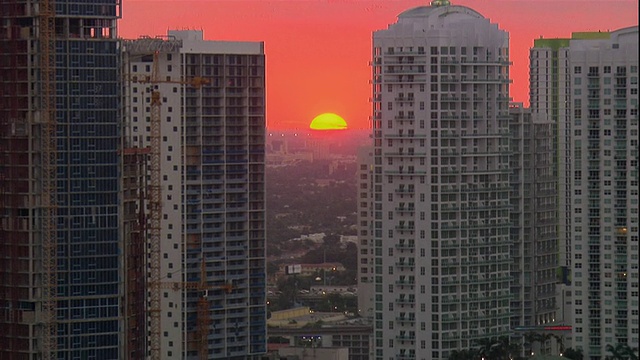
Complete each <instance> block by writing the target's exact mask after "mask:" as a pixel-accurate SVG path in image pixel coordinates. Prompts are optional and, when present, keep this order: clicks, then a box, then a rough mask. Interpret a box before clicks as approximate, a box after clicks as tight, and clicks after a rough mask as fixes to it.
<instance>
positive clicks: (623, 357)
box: [605, 344, 637, 360]
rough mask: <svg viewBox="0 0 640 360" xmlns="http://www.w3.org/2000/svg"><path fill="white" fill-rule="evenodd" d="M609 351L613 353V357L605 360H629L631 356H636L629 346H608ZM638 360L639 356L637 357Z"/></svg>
mask: <svg viewBox="0 0 640 360" xmlns="http://www.w3.org/2000/svg"><path fill="white" fill-rule="evenodd" d="M606 349H607V351H608V352H610V353H611V356H607V357H605V360H627V359H630V358H631V356H635V354H634V353H633V350H631V348H630V347H629V345H627V344H617V345H616V346H615V347H614V346H613V345H607V347H606ZM635 358H636V359H637V356H636V357H635Z"/></svg>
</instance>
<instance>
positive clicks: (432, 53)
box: [368, 1, 511, 360]
mask: <svg viewBox="0 0 640 360" xmlns="http://www.w3.org/2000/svg"><path fill="white" fill-rule="evenodd" d="M372 72H373V74H372V76H373V80H372V86H373V99H372V101H373V116H372V128H373V129H372V130H373V134H372V137H373V162H372V164H371V165H372V172H371V175H372V176H373V181H372V182H371V185H372V188H371V194H372V195H371V204H372V206H371V211H372V212H373V214H372V215H373V216H372V220H371V221H370V229H369V231H370V232H371V236H370V237H369V239H370V241H369V242H368V244H369V246H370V254H372V255H371V256H370V258H371V260H372V261H373V264H372V265H371V266H370V268H372V269H373V274H372V279H373V320H374V345H373V346H374V358H375V359H376V360H389V359H422V360H427V359H447V358H448V357H449V355H450V353H451V352H452V350H459V349H464V348H470V347H473V346H475V341H476V340H480V339H486V338H493V337H499V336H506V335H508V333H509V298H510V295H509V285H510V263H511V260H510V258H509V247H510V238H509V208H510V205H509V154H508V152H509V82H510V80H509V36H508V34H507V32H505V31H503V30H500V29H499V28H498V26H497V25H496V24H492V23H491V22H490V21H489V19H486V18H484V17H483V16H482V15H481V14H479V13H477V12H476V11H474V10H472V9H470V8H467V7H464V6H455V5H451V4H449V2H448V1H432V2H431V5H430V6H420V7H416V8H413V9H410V10H407V11H405V12H403V13H401V14H400V15H399V16H398V20H397V22H396V23H395V24H391V25H390V26H389V27H388V28H387V29H385V30H380V31H376V32H374V34H373V61H372Z"/></svg>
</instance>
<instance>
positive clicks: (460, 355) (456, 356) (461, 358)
mask: <svg viewBox="0 0 640 360" xmlns="http://www.w3.org/2000/svg"><path fill="white" fill-rule="evenodd" d="M476 359H477V356H476V353H475V352H474V351H473V350H467V349H465V350H453V351H452V352H451V354H450V355H449V360H476Z"/></svg>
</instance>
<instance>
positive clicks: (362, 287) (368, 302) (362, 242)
mask: <svg viewBox="0 0 640 360" xmlns="http://www.w3.org/2000/svg"><path fill="white" fill-rule="evenodd" d="M372 162H373V151H372V148H371V146H362V147H361V148H359V149H358V158H357V163H358V171H357V176H358V208H357V209H358V210H357V211H358V315H360V316H362V317H365V318H369V319H370V318H371V316H372V315H373V272H374V267H373V262H374V260H373V246H372V244H371V242H372V241H373V233H374V231H373V229H372V228H371V226H373V192H372V191H371V189H372V187H373V178H374V176H373V166H372Z"/></svg>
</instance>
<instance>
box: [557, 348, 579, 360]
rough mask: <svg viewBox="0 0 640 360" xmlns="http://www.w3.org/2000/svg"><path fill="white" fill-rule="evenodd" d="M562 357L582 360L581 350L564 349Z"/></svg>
mask: <svg viewBox="0 0 640 360" xmlns="http://www.w3.org/2000/svg"><path fill="white" fill-rule="evenodd" d="M562 356H563V357H566V358H567V359H571V360H583V358H584V355H583V354H582V350H581V349H573V348H566V349H565V350H564V351H563V352H562Z"/></svg>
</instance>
